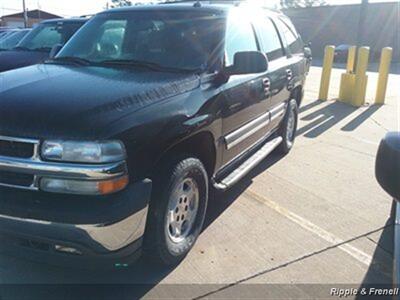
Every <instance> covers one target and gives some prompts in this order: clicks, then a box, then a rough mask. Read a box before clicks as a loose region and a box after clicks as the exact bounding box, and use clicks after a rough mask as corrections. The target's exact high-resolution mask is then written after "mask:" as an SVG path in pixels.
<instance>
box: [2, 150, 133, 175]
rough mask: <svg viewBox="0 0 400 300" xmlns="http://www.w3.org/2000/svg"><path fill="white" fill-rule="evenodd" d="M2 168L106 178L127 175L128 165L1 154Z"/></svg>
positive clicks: (25, 172)
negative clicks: (83, 162) (54, 160)
mask: <svg viewBox="0 0 400 300" xmlns="http://www.w3.org/2000/svg"><path fill="white" fill-rule="evenodd" d="M0 170H2V171H9V172H14V173H23V174H30V175H36V176H51V177H55V178H65V179H81V180H106V179H112V178H115V177H119V176H122V175H125V174H126V173H127V166H126V163H125V162H124V161H122V162H116V163H109V164H102V165H88V164H71V163H60V162H47V161H41V160H31V159H22V158H14V157H8V156H7V157H5V156H0Z"/></svg>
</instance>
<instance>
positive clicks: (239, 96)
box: [222, 9, 270, 165]
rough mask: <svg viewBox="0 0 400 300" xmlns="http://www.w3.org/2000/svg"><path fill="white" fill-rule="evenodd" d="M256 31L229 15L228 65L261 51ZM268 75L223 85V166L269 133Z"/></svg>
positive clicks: (236, 14)
mask: <svg viewBox="0 0 400 300" xmlns="http://www.w3.org/2000/svg"><path fill="white" fill-rule="evenodd" d="M259 50H260V47H259V43H258V41H257V39H256V36H255V32H254V28H253V26H252V24H251V22H250V21H249V20H246V19H245V18H243V16H241V15H240V12H239V11H238V10H235V9H234V10H232V12H231V13H230V15H229V16H228V21H227V28H226V37H225V54H226V55H225V65H226V66H230V65H232V64H233V59H234V55H235V53H237V52H241V51H259ZM269 83H270V81H269V80H268V76H267V74H266V73H265V74H251V75H235V76H231V77H230V79H229V81H228V82H227V83H225V84H224V86H222V97H223V108H222V131H223V138H224V144H225V145H224V151H223V164H224V165H227V164H228V163H229V162H231V161H232V160H233V159H235V158H236V157H237V156H239V155H240V154H241V153H243V152H245V151H246V150H247V149H248V148H249V147H251V146H252V145H254V144H255V143H257V141H259V140H260V139H262V138H263V137H264V136H265V134H266V133H267V128H266V126H267V125H268V123H269V113H268V109H267V107H268V100H269V97H270V93H269Z"/></svg>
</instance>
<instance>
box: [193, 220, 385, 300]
mask: <svg viewBox="0 0 400 300" xmlns="http://www.w3.org/2000/svg"><path fill="white" fill-rule="evenodd" d="M388 226H391V225H390V224H388V225H385V226H383V227H379V228H378V229H374V230H372V231H369V232H367V233H364V234H361V235H358V236H356V237H353V238H351V239H348V240H346V241H343V242H342V243H337V244H334V245H331V246H328V247H325V248H322V249H320V250H317V251H314V252H311V253H308V254H305V255H303V256H300V257H298V258H295V259H293V260H290V261H287V262H284V263H282V264H280V265H278V266H275V267H272V268H269V269H266V270H263V271H260V272H257V273H255V274H253V275H250V276H248V277H245V278H243V279H240V280H238V281H236V282H234V283H230V284H227V285H225V286H223V287H221V288H218V289H215V290H214V291H211V292H208V293H206V294H204V295H201V296H198V297H195V298H193V300H197V299H204V298H207V297H209V296H211V295H213V294H216V293H219V292H222V291H224V290H227V289H229V288H231V287H234V286H237V285H239V284H242V283H245V282H246V281H249V280H251V279H254V278H257V277H259V276H262V275H265V274H268V273H271V272H274V271H276V270H280V269H283V268H286V267H288V266H290V265H293V264H296V263H298V262H301V261H303V260H306V259H308V258H311V257H313V256H316V255H319V254H322V253H325V252H327V251H330V250H333V249H336V248H338V247H340V246H343V245H346V244H349V243H352V242H354V241H357V240H359V239H362V238H365V237H367V236H369V235H371V234H374V233H377V232H379V231H381V230H384V229H385V228H387V227H388Z"/></svg>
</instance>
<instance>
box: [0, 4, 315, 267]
mask: <svg viewBox="0 0 400 300" xmlns="http://www.w3.org/2000/svg"><path fill="white" fill-rule="evenodd" d="M306 52H308V51H306ZM306 52H305V50H304V45H303V43H302V41H301V38H300V37H299V35H298V34H297V32H296V30H295V29H294V27H293V25H292V23H291V22H290V21H289V19H288V18H287V17H285V16H284V15H282V14H281V13H278V12H274V11H270V10H264V9H258V8H255V9H253V8H251V7H247V6H246V5H228V4H224V5H216V4H199V2H195V3H193V2H192V3H183V4H182V3H180V4H160V5H153V6H136V7H131V8H122V9H115V10H111V11H106V12H103V13H100V14H98V15H96V16H95V17H93V18H92V19H91V20H90V21H89V22H88V23H87V24H86V25H85V26H83V27H82V28H81V30H79V32H78V33H77V34H76V35H75V36H74V37H73V38H72V39H71V40H70V41H69V42H68V43H67V44H66V45H65V46H64V48H63V49H62V50H61V51H60V52H59V53H58V54H57V55H56V56H55V57H54V58H53V59H52V60H49V61H47V62H46V63H45V64H41V65H36V66H31V67H27V68H22V69H18V70H14V71H11V72H6V73H3V74H0V185H1V186H2V188H0V234H1V243H0V245H1V247H2V248H3V249H4V251H10V252H11V253H12V254H16V253H22V254H24V253H25V252H26V251H29V257H36V255H37V256H41V255H43V254H44V255H45V258H46V260H47V261H48V262H49V261H52V260H54V261H55V262H57V263H58V262H60V261H63V260H68V261H69V259H70V258H73V260H71V261H75V262H78V263H79V264H81V263H82V262H84V263H85V264H86V263H89V262H94V263H97V262H99V261H102V262H106V263H107V264H110V265H111V264H112V265H117V266H120V265H124V264H129V263H130V262H131V261H132V260H133V259H134V258H136V257H137V255H138V254H139V253H140V252H141V251H140V250H141V249H144V250H145V252H146V253H147V254H149V255H151V256H152V257H154V258H156V259H158V260H159V261H161V262H163V263H165V264H175V263H177V262H179V261H180V260H181V259H183V257H184V256H185V255H186V254H187V253H188V251H189V250H190V249H191V248H192V247H193V244H194V243H195V241H196V239H197V237H198V236H199V234H200V232H201V229H202V225H203V221H204V217H205V212H206V207H207V201H208V198H209V190H210V189H212V188H213V189H219V190H226V189H229V188H230V187H231V186H232V185H234V184H235V183H236V182H238V181H239V180H240V179H241V178H242V177H243V176H244V175H245V174H246V173H248V172H249V171H250V170H251V169H252V168H253V167H254V166H255V165H256V164H257V163H259V162H260V161H261V160H262V159H264V158H265V157H266V156H267V155H268V154H270V153H271V152H272V151H273V150H274V149H275V148H277V149H279V151H280V152H282V153H287V152H289V150H290V149H291V148H292V146H293V142H294V139H295V136H296V126H297V114H298V107H299V105H300V103H301V100H302V97H303V90H304V83H305V78H306V73H307V71H308V67H309V62H310V59H311V58H310V57H306V55H305V53H306Z"/></svg>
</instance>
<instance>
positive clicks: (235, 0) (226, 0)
mask: <svg viewBox="0 0 400 300" xmlns="http://www.w3.org/2000/svg"><path fill="white" fill-rule="evenodd" d="M188 2H189V3H193V6H198V7H199V6H201V4H202V3H208V4H232V5H239V4H240V3H243V2H247V0H174V1H171V0H170V1H168V0H167V1H165V2H161V4H175V3H188Z"/></svg>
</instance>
